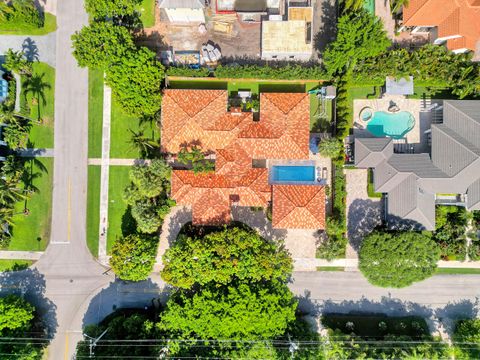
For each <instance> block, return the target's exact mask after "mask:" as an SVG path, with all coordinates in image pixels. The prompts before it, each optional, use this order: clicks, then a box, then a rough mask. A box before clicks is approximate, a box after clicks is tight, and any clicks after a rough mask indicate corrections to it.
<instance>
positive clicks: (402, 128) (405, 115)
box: [367, 111, 415, 139]
mask: <svg viewBox="0 0 480 360" xmlns="http://www.w3.org/2000/svg"><path fill="white" fill-rule="evenodd" d="M414 126H415V118H414V117H413V115H412V114H411V113H409V112H408V111H399V112H397V113H388V112H386V111H375V113H374V114H373V118H372V120H370V121H369V122H368V124H367V130H368V131H370V132H371V133H372V134H373V135H375V136H377V137H385V136H389V137H391V138H394V139H400V138H403V137H404V136H405V135H406V134H407V133H408V132H409V131H410V130H412V129H413V127H414Z"/></svg>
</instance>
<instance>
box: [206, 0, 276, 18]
mask: <svg viewBox="0 0 480 360" xmlns="http://www.w3.org/2000/svg"><path fill="white" fill-rule="evenodd" d="M214 1H215V10H216V12H217V13H219V14H222V13H230V14H232V13H237V14H239V15H240V16H241V18H244V20H247V19H248V18H249V16H255V15H267V14H280V11H281V9H282V7H283V6H282V5H283V1H284V0H214Z"/></svg>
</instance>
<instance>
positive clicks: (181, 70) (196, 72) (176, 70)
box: [167, 66, 210, 77]
mask: <svg viewBox="0 0 480 360" xmlns="http://www.w3.org/2000/svg"><path fill="white" fill-rule="evenodd" d="M167 75H169V76H184V77H208V76H209V75H210V70H209V69H207V68H204V67H202V68H200V69H191V68H189V67H183V66H182V67H174V66H172V67H169V68H168V69H167Z"/></svg>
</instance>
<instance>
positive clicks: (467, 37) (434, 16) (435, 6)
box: [403, 0, 480, 51]
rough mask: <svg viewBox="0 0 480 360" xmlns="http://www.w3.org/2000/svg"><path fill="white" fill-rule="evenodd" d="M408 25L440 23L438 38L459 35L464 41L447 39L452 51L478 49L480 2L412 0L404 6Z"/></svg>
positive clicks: (468, 0) (475, 0)
mask: <svg viewBox="0 0 480 360" xmlns="http://www.w3.org/2000/svg"><path fill="white" fill-rule="evenodd" d="M403 24H404V25H406V26H437V27H438V37H440V38H442V37H448V36H455V35H459V36H460V37H461V38H464V40H460V39H458V40H457V39H454V40H455V41H450V40H452V39H450V40H448V41H447V47H448V48H449V49H450V50H457V49H463V48H467V49H470V50H472V51H475V44H476V42H477V40H478V39H479V38H480V1H478V0H411V1H410V3H409V5H408V6H406V7H404V9H403Z"/></svg>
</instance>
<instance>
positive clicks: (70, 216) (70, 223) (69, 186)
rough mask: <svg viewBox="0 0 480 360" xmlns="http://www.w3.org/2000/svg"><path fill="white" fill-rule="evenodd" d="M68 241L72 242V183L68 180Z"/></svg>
mask: <svg viewBox="0 0 480 360" xmlns="http://www.w3.org/2000/svg"><path fill="white" fill-rule="evenodd" d="M67 221H68V223H67V240H68V242H70V233H71V228H72V182H71V179H70V178H68V210H67Z"/></svg>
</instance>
